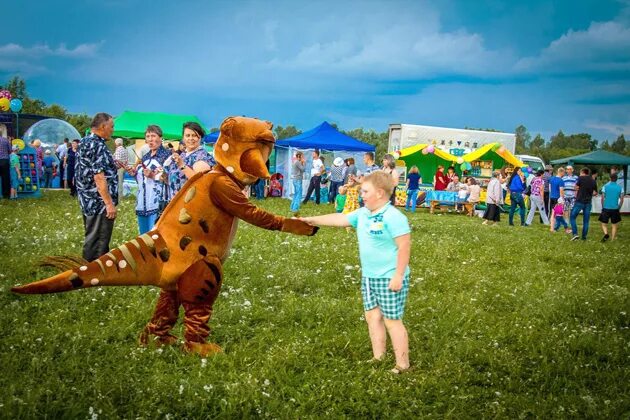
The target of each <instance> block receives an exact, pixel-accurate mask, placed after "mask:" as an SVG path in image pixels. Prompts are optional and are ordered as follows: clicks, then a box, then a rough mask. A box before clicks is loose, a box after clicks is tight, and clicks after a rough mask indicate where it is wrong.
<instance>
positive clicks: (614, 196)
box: [602, 182, 621, 210]
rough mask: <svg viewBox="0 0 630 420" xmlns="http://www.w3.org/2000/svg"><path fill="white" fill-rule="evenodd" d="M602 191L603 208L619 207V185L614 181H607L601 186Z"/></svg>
mask: <svg viewBox="0 0 630 420" xmlns="http://www.w3.org/2000/svg"><path fill="white" fill-rule="evenodd" d="M602 191H603V192H604V206H603V207H604V208H605V209H608V210H617V209H618V208H619V196H620V195H621V187H620V186H619V185H618V184H617V183H616V182H609V183H608V184H606V185H604V187H603V188H602Z"/></svg>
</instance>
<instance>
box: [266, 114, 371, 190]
mask: <svg viewBox="0 0 630 420" xmlns="http://www.w3.org/2000/svg"><path fill="white" fill-rule="evenodd" d="M315 149H319V150H320V151H321V155H322V157H324V165H325V166H326V167H330V165H332V162H333V160H334V159H335V158H336V157H341V158H343V159H347V158H353V159H354V161H355V165H356V167H357V168H358V170H360V171H363V170H364V169H365V165H364V164H363V154H364V153H365V152H374V150H375V147H374V146H373V145H371V144H368V143H363V142H362V141H359V140H357V139H355V138H352V137H350V136H347V135H345V134H343V133H341V132H339V131H338V130H337V129H336V128H335V127H333V126H332V125H330V124H328V123H327V122H325V121H324V122H323V123H321V124H320V125H318V126H317V127H315V128H313V129H311V130H308V131H305V132H304V133H302V134H298V135H297V136H294V137H290V138H288V139H284V140H279V141H277V142H276V148H275V151H276V155H275V171H274V172H277V173H280V174H282V176H283V178H284V179H285V180H290V179H291V165H292V164H293V157H294V156H295V153H296V152H298V151H301V152H303V153H304V157H305V159H306V171H305V172H304V178H303V179H302V184H303V188H302V192H303V194H304V193H306V190H307V189H308V183H309V180H310V168H311V166H312V161H313V158H312V156H311V152H312V151H313V150H315ZM282 196H283V197H285V198H292V197H293V188H289V184H288V183H287V182H286V181H285V184H284V189H283V194H282Z"/></svg>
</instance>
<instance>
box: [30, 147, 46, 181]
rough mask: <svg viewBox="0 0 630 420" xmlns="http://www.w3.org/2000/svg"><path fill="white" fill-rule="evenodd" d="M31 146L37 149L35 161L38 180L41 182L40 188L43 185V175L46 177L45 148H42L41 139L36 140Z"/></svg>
mask: <svg viewBox="0 0 630 420" xmlns="http://www.w3.org/2000/svg"><path fill="white" fill-rule="evenodd" d="M31 146H33V148H34V149H35V160H36V161H37V163H36V164H35V166H36V167H37V179H38V180H39V184H40V186H41V185H42V184H43V182H44V181H43V179H44V178H43V175H44V148H43V147H42V142H41V140H40V139H35V140H33V142H32V143H31Z"/></svg>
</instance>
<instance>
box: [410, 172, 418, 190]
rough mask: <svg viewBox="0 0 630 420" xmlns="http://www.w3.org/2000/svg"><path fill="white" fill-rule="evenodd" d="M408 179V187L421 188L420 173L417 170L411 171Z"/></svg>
mask: <svg viewBox="0 0 630 420" xmlns="http://www.w3.org/2000/svg"><path fill="white" fill-rule="evenodd" d="M407 179H408V180H409V187H408V188H407V189H409V190H417V189H418V188H419V184H420V174H417V173H415V172H414V173H410V174H409V175H407Z"/></svg>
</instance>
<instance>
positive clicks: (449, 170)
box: [446, 166, 457, 187]
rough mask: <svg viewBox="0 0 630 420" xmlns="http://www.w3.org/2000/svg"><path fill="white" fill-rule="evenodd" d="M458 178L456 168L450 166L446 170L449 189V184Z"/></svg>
mask: <svg viewBox="0 0 630 420" xmlns="http://www.w3.org/2000/svg"><path fill="white" fill-rule="evenodd" d="M455 176H457V174H456V173H455V167H454V166H449V167H448V168H447V169H446V186H447V187H448V184H450V183H451V182H453V177H455Z"/></svg>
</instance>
